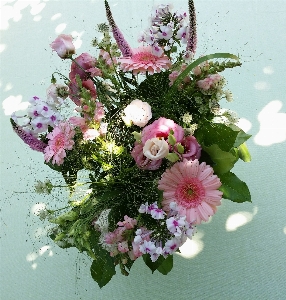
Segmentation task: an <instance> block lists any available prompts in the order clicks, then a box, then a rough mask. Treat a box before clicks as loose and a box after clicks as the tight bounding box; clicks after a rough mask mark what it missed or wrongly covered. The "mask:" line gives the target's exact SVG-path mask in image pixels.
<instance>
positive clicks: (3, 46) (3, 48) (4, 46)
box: [0, 44, 7, 53]
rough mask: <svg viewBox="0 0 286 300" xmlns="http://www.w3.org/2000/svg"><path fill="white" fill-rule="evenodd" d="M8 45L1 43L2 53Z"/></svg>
mask: <svg viewBox="0 0 286 300" xmlns="http://www.w3.org/2000/svg"><path fill="white" fill-rule="evenodd" d="M6 47H7V46H6V45H5V44H0V53H2V52H3V51H4V50H5V49H6Z"/></svg>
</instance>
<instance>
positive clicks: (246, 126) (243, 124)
mask: <svg viewBox="0 0 286 300" xmlns="http://www.w3.org/2000/svg"><path fill="white" fill-rule="evenodd" d="M237 126H238V127H239V128H241V129H242V130H243V131H244V132H248V131H249V130H250V129H251V127H252V124H251V122H250V121H248V120H247V119H245V118H240V119H239V120H238V122H237Z"/></svg>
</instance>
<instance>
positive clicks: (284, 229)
mask: <svg viewBox="0 0 286 300" xmlns="http://www.w3.org/2000/svg"><path fill="white" fill-rule="evenodd" d="M283 232H284V234H286V226H285V227H284V228H283Z"/></svg>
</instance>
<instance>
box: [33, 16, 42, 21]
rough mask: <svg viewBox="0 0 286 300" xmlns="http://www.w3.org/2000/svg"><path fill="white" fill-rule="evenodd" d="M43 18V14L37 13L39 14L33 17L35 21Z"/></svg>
mask: <svg viewBox="0 0 286 300" xmlns="http://www.w3.org/2000/svg"><path fill="white" fill-rule="evenodd" d="M41 20H42V16H41V15H37V16H35V17H34V18H33V21H35V22H39V21H41Z"/></svg>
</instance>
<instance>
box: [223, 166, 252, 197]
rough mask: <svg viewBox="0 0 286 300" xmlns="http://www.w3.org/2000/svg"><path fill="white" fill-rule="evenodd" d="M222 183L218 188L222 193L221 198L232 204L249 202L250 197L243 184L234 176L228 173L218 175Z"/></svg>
mask: <svg viewBox="0 0 286 300" xmlns="http://www.w3.org/2000/svg"><path fill="white" fill-rule="evenodd" d="M219 178H220V181H221V183H222V185H221V187H220V188H219V190H220V191H222V192H223V196H222V197H223V198H225V199H229V200H231V201H233V202H238V203H242V202H246V201H249V202H251V195H250V192H249V189H248V187H247V185H246V183H245V182H243V181H241V180H240V179H239V178H238V177H237V176H236V175H235V174H233V173H231V172H228V173H224V174H220V175H219Z"/></svg>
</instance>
